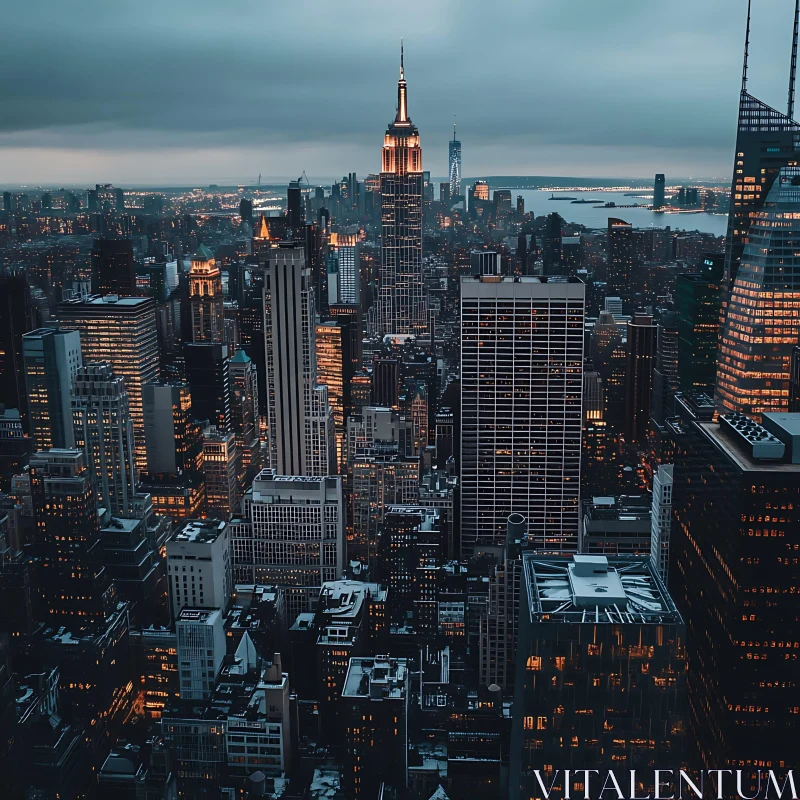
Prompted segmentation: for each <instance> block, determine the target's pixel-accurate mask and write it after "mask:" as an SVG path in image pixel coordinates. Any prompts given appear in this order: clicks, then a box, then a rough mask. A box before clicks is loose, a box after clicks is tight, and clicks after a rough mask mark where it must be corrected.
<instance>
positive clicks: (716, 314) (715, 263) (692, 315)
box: [674, 254, 724, 395]
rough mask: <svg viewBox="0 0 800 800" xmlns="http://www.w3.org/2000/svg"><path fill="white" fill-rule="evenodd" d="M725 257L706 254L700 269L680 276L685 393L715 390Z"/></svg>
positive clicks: (680, 354) (677, 298)
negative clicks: (697, 271)
mask: <svg viewBox="0 0 800 800" xmlns="http://www.w3.org/2000/svg"><path fill="white" fill-rule="evenodd" d="M723 266H724V265H723V259H722V258H721V257H718V256H715V255H713V254H712V255H707V256H704V257H703V259H702V260H701V262H700V272H699V273H690V274H686V275H678V277H677V279H676V281H675V293H674V299H675V307H676V310H677V312H678V384H679V388H680V390H681V391H683V392H703V393H704V394H709V395H711V394H713V393H714V384H715V383H716V379H717V347H718V342H719V323H720V305H721V299H722V298H721V288H722V271H723Z"/></svg>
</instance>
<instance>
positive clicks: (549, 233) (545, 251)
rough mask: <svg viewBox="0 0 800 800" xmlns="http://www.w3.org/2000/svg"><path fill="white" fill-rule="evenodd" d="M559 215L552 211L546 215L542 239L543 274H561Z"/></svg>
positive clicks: (560, 221)
mask: <svg viewBox="0 0 800 800" xmlns="http://www.w3.org/2000/svg"><path fill="white" fill-rule="evenodd" d="M562 222H563V220H562V219H561V215H560V214H559V213H557V212H556V211H554V212H553V213H552V214H548V215H547V219H546V220H545V223H544V237H543V239H542V261H543V262H544V274H545V275H561V274H562V267H561V223H562Z"/></svg>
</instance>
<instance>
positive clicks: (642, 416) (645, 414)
mask: <svg viewBox="0 0 800 800" xmlns="http://www.w3.org/2000/svg"><path fill="white" fill-rule="evenodd" d="M656 330H657V329H656V326H655V325H654V324H653V318H652V317H651V316H650V315H649V314H635V315H634V317H633V319H632V320H631V321H630V322H629V323H628V351H627V371H626V376H625V433H626V435H627V439H628V442H629V443H637V442H643V441H644V439H645V434H646V433H647V423H648V421H649V419H650V401H651V395H652V389H653V358H654V356H655V346H656Z"/></svg>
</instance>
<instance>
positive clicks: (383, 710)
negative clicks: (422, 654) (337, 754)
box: [341, 656, 409, 797]
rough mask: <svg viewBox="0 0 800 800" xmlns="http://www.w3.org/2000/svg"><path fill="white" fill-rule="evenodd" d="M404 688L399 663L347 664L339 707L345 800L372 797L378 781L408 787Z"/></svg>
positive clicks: (403, 667) (404, 668)
mask: <svg viewBox="0 0 800 800" xmlns="http://www.w3.org/2000/svg"><path fill="white" fill-rule="evenodd" d="M408 684H409V672H408V664H407V661H406V659H404V658H389V657H388V656H375V657H374V658H351V659H350V663H349V666H348V669H347V675H346V677H345V680H344V686H343V688H342V697H341V704H342V709H343V711H342V716H343V719H344V725H345V735H346V739H347V747H346V760H345V770H344V777H345V786H346V789H347V793H348V794H349V795H350V796H351V797H376V796H378V793H379V790H380V787H381V786H382V785H383V783H384V781H387V782H388V783H390V784H391V785H392V786H394V787H396V788H397V789H398V791H401V790H403V789H405V788H406V787H407V786H408V743H407V742H408V728H407V725H408V722H407V716H408V710H407V709H408V692H409V685H408Z"/></svg>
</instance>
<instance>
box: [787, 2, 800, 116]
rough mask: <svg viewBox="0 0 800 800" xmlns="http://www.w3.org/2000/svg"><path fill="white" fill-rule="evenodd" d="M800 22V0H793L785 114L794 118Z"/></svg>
mask: <svg viewBox="0 0 800 800" xmlns="http://www.w3.org/2000/svg"><path fill="white" fill-rule="evenodd" d="M798 22H800V0H794V32H793V33H792V63H791V65H790V67H789V109H788V111H787V112H786V116H787V117H789V119H793V118H794V82H795V78H796V77H797V26H798Z"/></svg>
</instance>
